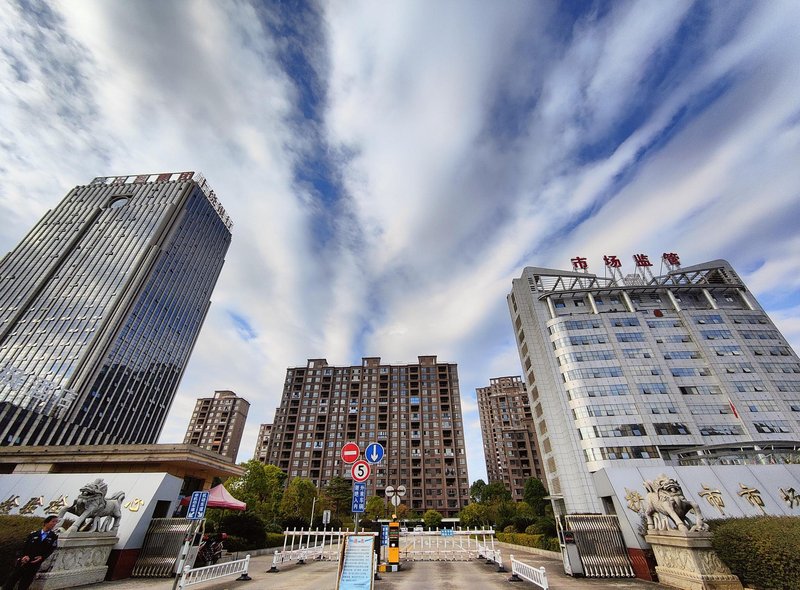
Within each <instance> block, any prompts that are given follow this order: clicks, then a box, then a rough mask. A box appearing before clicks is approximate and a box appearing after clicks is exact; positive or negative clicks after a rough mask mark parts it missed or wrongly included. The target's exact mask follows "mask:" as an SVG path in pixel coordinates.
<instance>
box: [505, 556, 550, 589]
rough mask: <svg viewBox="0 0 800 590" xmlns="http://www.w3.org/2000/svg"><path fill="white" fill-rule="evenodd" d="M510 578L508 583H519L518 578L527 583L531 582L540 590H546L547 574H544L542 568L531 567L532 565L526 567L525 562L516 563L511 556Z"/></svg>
mask: <svg viewBox="0 0 800 590" xmlns="http://www.w3.org/2000/svg"><path fill="white" fill-rule="evenodd" d="M510 558H511V577H510V578H509V579H508V581H509V582H519V581H520V578H521V579H523V580H527V581H528V582H532V583H534V584H536V585H537V586H539V587H540V588H541V589H542V590H547V589H548V585H547V572H545V570H544V568H543V567H539V568H537V567H533V566H532V565H528V564H527V563H525V562H522V561H517V560H516V559H514V556H513V555H511V556H510Z"/></svg>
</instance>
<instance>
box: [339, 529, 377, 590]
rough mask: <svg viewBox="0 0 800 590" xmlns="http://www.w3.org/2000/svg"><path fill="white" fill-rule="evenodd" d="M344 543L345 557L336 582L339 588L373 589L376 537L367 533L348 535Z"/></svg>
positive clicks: (346, 589) (351, 589) (343, 589)
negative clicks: (374, 544)
mask: <svg viewBox="0 0 800 590" xmlns="http://www.w3.org/2000/svg"><path fill="white" fill-rule="evenodd" d="M346 539H347V540H346V541H345V544H344V557H343V559H342V562H341V563H342V565H341V569H340V573H339V580H338V582H337V584H336V588H337V590H371V589H372V588H373V584H374V582H373V579H374V576H375V571H374V564H375V561H374V559H373V558H374V556H375V552H374V551H373V545H372V544H373V543H374V541H375V538H374V537H373V536H371V535H370V536H366V535H348V536H347V537H346Z"/></svg>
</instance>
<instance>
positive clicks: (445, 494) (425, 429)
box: [268, 356, 469, 517]
mask: <svg viewBox="0 0 800 590" xmlns="http://www.w3.org/2000/svg"><path fill="white" fill-rule="evenodd" d="M350 441H352V442H356V443H357V444H358V445H359V447H360V448H361V451H362V453H363V452H364V450H365V449H366V447H367V445H369V444H370V443H373V442H377V443H380V444H381V445H382V446H383V447H384V449H385V457H384V460H383V461H382V462H381V463H379V464H378V465H376V466H375V467H374V469H373V473H372V476H371V477H370V478H369V479H368V480H367V495H368V496H384V491H385V488H386V486H390V485H391V486H395V487H396V486H399V485H403V486H405V487H406V490H407V492H406V496H404V498H403V503H404V504H405V505H406V506H407V507H408V508H409V509H410V510H413V511H415V512H418V513H420V514H421V513H423V512H425V511H426V510H428V509H433V510H437V511H439V512H441V513H442V514H443V515H444V516H450V517H452V516H455V515H456V514H457V513H458V512H459V511H460V510H461V508H462V507H463V506H465V505H466V504H467V502H468V501H469V479H468V475H467V459H466V455H465V450H464V448H465V447H464V427H463V423H462V417H461V399H460V394H459V385H458V370H457V366H456V365H455V364H451V363H440V362H438V361H437V359H436V357H435V356H420V357H419V358H418V362H417V363H414V364H407V365H389V364H384V363H381V359H380V358H375V357H370V358H364V359H362V363H361V364H360V365H354V366H350V367H332V366H329V365H328V363H327V361H326V360H325V359H310V360H309V361H308V363H307V365H306V366H304V367H293V368H290V369H287V371H286V381H285V384H284V389H283V397H282V399H281V405H280V408H278V409H277V411H276V413H275V420H274V421H273V428H272V433H271V437H270V442H269V452H268V461H269V463H271V464H274V465H277V466H278V467H280V468H281V469H283V470H284V471H285V472H286V473H287V475H288V476H289V478H290V479H291V478H293V477H307V478H310V479H311V480H312V481H313V482H314V483H315V484H316V485H317V486H318V487H325V486H326V485H327V484H328V483H329V482H330V480H331V478H333V477H335V476H340V477H344V478H350V477H351V467H350V465H347V464H345V463H343V462H342V460H341V458H340V451H341V448H342V446H343V445H344V444H345V443H346V442H350Z"/></svg>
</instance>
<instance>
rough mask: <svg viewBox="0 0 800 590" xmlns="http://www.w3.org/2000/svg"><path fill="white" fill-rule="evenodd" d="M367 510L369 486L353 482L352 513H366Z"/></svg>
mask: <svg viewBox="0 0 800 590" xmlns="http://www.w3.org/2000/svg"><path fill="white" fill-rule="evenodd" d="M366 508H367V484H365V483H363V482H353V509H352V510H351V512H353V513H354V514H355V513H358V512H364V510H366Z"/></svg>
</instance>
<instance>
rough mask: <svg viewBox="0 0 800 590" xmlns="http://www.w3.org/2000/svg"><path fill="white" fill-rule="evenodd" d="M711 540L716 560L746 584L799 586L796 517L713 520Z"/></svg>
mask: <svg viewBox="0 0 800 590" xmlns="http://www.w3.org/2000/svg"><path fill="white" fill-rule="evenodd" d="M712 532H713V534H714V536H713V538H712V543H713V545H714V549H715V550H716V552H717V555H719V557H720V559H721V560H722V561H723V562H724V563H725V565H727V566H728V567H729V568H730V569H731V571H732V572H733V573H734V574H736V575H737V576H739V579H741V581H742V583H743V584H744V585H746V586H750V587H753V588H758V589H759V590H767V589H769V590H797V589H798V588H800V554H798V548H800V518H797V517H792V516H783V517H781V516H759V517H754V518H735V519H733V518H732V519H728V520H723V521H716V522H714V523H713V524H712Z"/></svg>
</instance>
